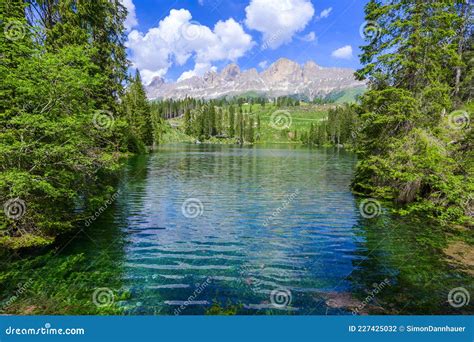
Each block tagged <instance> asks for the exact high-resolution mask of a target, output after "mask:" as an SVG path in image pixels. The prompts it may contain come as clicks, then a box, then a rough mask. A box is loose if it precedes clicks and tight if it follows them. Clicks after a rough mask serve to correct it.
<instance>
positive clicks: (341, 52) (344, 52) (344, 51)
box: [331, 45, 352, 59]
mask: <svg viewBox="0 0 474 342" xmlns="http://www.w3.org/2000/svg"><path fill="white" fill-rule="evenodd" d="M331 56H333V57H334V58H340V59H351V58H352V46H350V45H346V46H343V47H341V48H339V49H337V50H334V51H333V52H332V54H331Z"/></svg>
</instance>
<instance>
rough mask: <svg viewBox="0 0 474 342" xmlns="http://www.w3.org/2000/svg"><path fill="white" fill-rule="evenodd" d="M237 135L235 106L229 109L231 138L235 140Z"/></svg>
mask: <svg viewBox="0 0 474 342" xmlns="http://www.w3.org/2000/svg"><path fill="white" fill-rule="evenodd" d="M234 135H235V112H234V106H230V108H229V138H233V137H234Z"/></svg>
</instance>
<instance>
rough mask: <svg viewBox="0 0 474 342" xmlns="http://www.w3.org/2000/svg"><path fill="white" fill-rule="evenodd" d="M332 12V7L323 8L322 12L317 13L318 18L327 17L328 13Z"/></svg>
mask: <svg viewBox="0 0 474 342" xmlns="http://www.w3.org/2000/svg"><path fill="white" fill-rule="evenodd" d="M331 12H332V7H329V8H326V9H323V10H322V12H321V13H320V14H319V15H318V19H324V18H327V17H329V14H331Z"/></svg>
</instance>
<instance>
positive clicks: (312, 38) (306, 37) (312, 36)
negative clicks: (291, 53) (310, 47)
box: [300, 32, 316, 42]
mask: <svg viewBox="0 0 474 342" xmlns="http://www.w3.org/2000/svg"><path fill="white" fill-rule="evenodd" d="M300 39H301V40H302V41H305V42H314V41H315V40H316V34H315V33H314V32H310V33H308V34H305V35H304V36H303V37H300Z"/></svg>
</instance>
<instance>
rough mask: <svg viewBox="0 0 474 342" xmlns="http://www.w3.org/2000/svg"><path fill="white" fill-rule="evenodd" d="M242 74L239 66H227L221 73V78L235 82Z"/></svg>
mask: <svg viewBox="0 0 474 342" xmlns="http://www.w3.org/2000/svg"><path fill="white" fill-rule="evenodd" d="M239 74H240V68H239V66H238V65H237V64H234V63H232V64H229V65H227V66H226V67H225V68H224V69H223V70H222V72H221V77H222V78H223V79H224V80H226V81H233V80H234V79H235V78H236V77H237V76H238V75H239Z"/></svg>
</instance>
